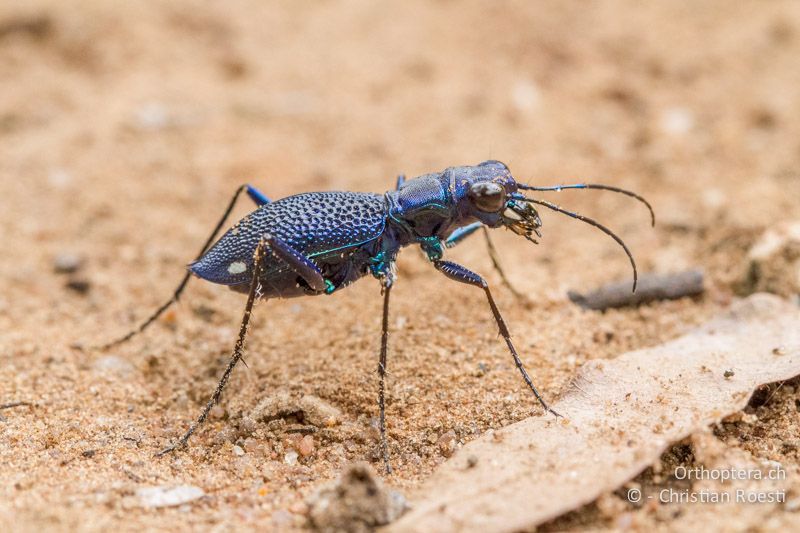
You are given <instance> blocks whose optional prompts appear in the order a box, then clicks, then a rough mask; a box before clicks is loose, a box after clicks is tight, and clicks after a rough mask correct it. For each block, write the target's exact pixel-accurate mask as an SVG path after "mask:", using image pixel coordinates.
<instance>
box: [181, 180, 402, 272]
mask: <svg viewBox="0 0 800 533" xmlns="http://www.w3.org/2000/svg"><path fill="white" fill-rule="evenodd" d="M387 213H388V206H387V203H386V199H385V198H384V196H383V195H378V194H371V193H348V192H313V193H305V194H297V195H295V196H289V197H288V198H283V199H281V200H277V201H275V202H270V203H268V204H265V205H263V206H261V207H260V208H258V210H256V211H255V212H253V213H251V214H249V215H247V217H246V218H244V219H243V220H241V221H240V222H239V223H237V224H236V226H234V227H233V228H231V229H230V230H229V231H228V232H227V233H225V235H223V236H222V238H221V239H220V240H219V241H217V243H216V244H215V245H214V246H212V247H211V249H209V250H208V252H207V253H206V254H205V255H204V256H203V257H202V258H201V259H200V260H199V261H197V262H195V263H193V264H192V265H190V268H191V270H192V272H194V273H195V274H197V275H198V276H200V277H201V278H203V279H206V280H208V281H211V282H214V283H221V284H224V285H238V284H247V283H249V282H250V278H251V277H252V257H253V252H255V249H256V246H257V245H258V240H259V238H260V237H261V236H262V235H264V234H266V233H271V234H273V235H274V236H276V237H278V238H279V239H281V240H282V241H284V242H285V243H286V244H288V245H289V246H291V247H292V248H293V249H294V250H297V251H298V252H300V253H301V254H303V255H305V256H306V257H309V258H312V259H314V258H317V256H324V255H326V253H328V252H332V251H336V252H341V251H343V250H345V249H347V248H349V247H353V246H358V245H362V244H364V243H365V242H367V241H369V240H372V239H375V238H376V237H378V236H379V235H380V234H381V233H382V232H383V229H384V225H385V223H386V215H387ZM323 259H324V257H323ZM318 261H319V259H317V261H315V262H318ZM239 263H245V264H246V265H247V268H245V269H240V268H238V267H234V266H233V265H238V264H239ZM277 270H285V265H283V264H282V263H281V262H280V261H278V260H276V259H275V258H272V257H270V258H267V260H266V264H265V268H264V272H265V275H267V276H269V275H271V274H272V273H273V272H275V271H277Z"/></svg>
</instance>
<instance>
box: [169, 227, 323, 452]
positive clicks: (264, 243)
mask: <svg viewBox="0 0 800 533" xmlns="http://www.w3.org/2000/svg"><path fill="white" fill-rule="evenodd" d="M267 254H271V255H272V256H273V257H276V258H278V259H281V260H282V261H283V262H285V263H286V264H287V265H288V266H289V268H291V269H292V270H294V271H295V272H296V273H297V274H298V275H299V276H300V277H302V278H303V279H304V280H305V281H306V283H308V285H309V286H310V287H312V288H314V289H315V290H325V287H326V283H325V280H324V278H323V277H322V273H321V272H320V271H319V269H318V268H317V267H316V266H315V265H314V264H313V263H312V262H311V261H310V260H309V259H308V258H307V257H305V256H303V255H302V254H300V253H299V252H297V251H296V250H295V249H294V248H291V247H290V246H288V245H287V244H286V243H284V242H283V241H281V240H280V239H278V238H277V237H273V236H272V235H265V236H264V237H262V238H261V240H260V241H259V243H258V246H256V251H255V253H254V254H253V277H252V280H251V281H250V291H249V292H248V294H247V304H245V307H244V315H243V316H242V323H241V325H240V326H239V337H238V338H237V340H236V344H235V345H234V347H233V354H232V355H231V359H230V361H228V366H227V367H226V368H225V372H223V374H222V377H221V378H220V380H219V383H217V388H216V389H214V394H212V395H211V398H210V399H209V400H208V403H206V406H205V408H203V412H202V413H200V416H199V417H198V418H197V420H196V421H195V422H194V423H193V424H192V425H191V426H189V429H188V430H187V431H186V433H184V434H183V436H182V437H181V438H180V439H178V441H177V442H175V443H174V444H171V445H170V446H167V447H166V448H164V449H163V450H161V451H160V452H158V453H157V454H156V456H162V455H165V454H167V453H170V452H172V451H174V450H176V449H177V448H179V447H183V446H185V445H186V443H187V442H188V441H189V438H191V436H192V435H193V434H194V432H195V431H196V430H197V428H198V427H200V426H201V425H202V424H203V422H205V420H206V418H208V413H210V412H211V409H212V408H213V407H214V406H215V405H216V404H217V403H218V402H219V399H220V397H221V396H222V390H223V389H224V388H225V385H226V384H227V383H228V379H229V378H230V375H231V372H233V369H234V367H236V364H237V363H238V362H239V360H240V359H242V356H243V355H244V344H245V340H246V339H247V330H248V328H249V325H250V315H251V314H252V311H253V305H254V303H255V300H256V299H257V298H259V297H260V292H261V274H262V273H263V270H264V258H265V257H266V255H267Z"/></svg>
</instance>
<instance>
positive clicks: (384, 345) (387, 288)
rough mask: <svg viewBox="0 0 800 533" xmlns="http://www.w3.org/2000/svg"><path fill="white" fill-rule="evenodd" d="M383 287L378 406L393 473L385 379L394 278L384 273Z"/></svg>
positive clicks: (385, 458) (386, 459)
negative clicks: (387, 423) (387, 430)
mask: <svg viewBox="0 0 800 533" xmlns="http://www.w3.org/2000/svg"><path fill="white" fill-rule="evenodd" d="M381 282H382V287H383V322H382V323H381V355H380V359H379V361H378V376H379V377H380V380H379V382H378V408H379V409H380V431H381V453H382V454H383V464H384V466H385V467H386V473H387V474H391V473H392V467H391V465H390V464H389V444H388V443H387V441H386V403H385V390H386V389H385V379H386V355H387V351H388V345H389V293H390V292H391V290H392V285H393V280H392V277H391V276H390V275H388V274H387V275H384V276H383V278H382V280H381Z"/></svg>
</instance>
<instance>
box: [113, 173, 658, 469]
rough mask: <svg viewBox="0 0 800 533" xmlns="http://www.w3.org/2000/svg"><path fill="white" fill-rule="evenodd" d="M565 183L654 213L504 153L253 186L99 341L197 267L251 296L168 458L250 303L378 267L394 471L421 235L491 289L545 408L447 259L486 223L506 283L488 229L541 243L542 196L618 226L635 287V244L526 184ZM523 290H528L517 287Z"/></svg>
mask: <svg viewBox="0 0 800 533" xmlns="http://www.w3.org/2000/svg"><path fill="white" fill-rule="evenodd" d="M563 189H603V190H608V191H614V192H617V193H621V194H625V195H628V196H631V197H633V198H635V199H637V200H639V201H640V202H642V203H643V204H644V205H646V206H647V208H648V209H649V210H650V217H651V223H652V224H655V215H654V214H653V209H652V207H651V206H650V204H649V203H648V202H647V201H646V200H645V199H644V198H642V197H641V196H639V195H638V194H635V193H633V192H630V191H627V190H624V189H620V188H617V187H612V186H608V185H598V184H574V185H559V186H553V187H534V186H531V185H525V184H522V183H518V182H517V181H516V180H515V179H514V178H513V177H512V176H511V172H510V171H509V169H508V167H507V166H506V165H505V164H503V163H501V162H499V161H485V162H483V163H481V164H479V165H476V166H463V167H451V168H447V169H445V170H443V171H442V172H439V173H434V174H425V175H423V176H419V177H417V178H414V179H410V180H408V181H406V180H405V178H404V176H402V175H401V176H399V177H398V179H397V186H396V187H395V189H394V190H393V191H390V192H387V193H385V194H372V193H361V192H311V193H303V194H297V195H294V196H289V197H287V198H283V199H281V200H276V201H274V202H273V201H270V199H269V198H267V197H266V196H265V195H264V194H262V193H261V192H260V191H259V190H258V189H256V188H255V187H253V186H251V185H243V186H241V187H239V188H238V189H237V190H236V193H235V194H234V195H233V198H231V200H230V202H229V204H228V207H227V209H226V210H225V212H224V213H223V215H222V218H221V219H220V220H219V222H218V223H217V225H216V227H215V228H214V231H213V232H212V233H211V235H210V236H209V238H208V240H207V241H206V243H205V244H204V245H203V248H202V250H201V251H200V254H199V255H198V257H197V259H196V260H195V261H194V262H193V263H191V264H190V265H189V266H188V271H187V272H186V274H185V275H184V277H183V279H182V280H181V282H180V283H179V284H178V287H177V288H176V289H175V291H174V293H173V295H172V297H171V298H170V299H169V300H168V301H167V302H165V303H164V304H163V305H162V306H161V307H159V308H158V309H157V310H156V311H155V312H154V313H153V314H152V315H151V316H150V317H149V318H148V319H147V320H145V321H144V322H143V323H142V324H141V325H140V326H139V327H138V328H136V329H134V330H133V331H131V332H129V333H128V334H127V335H125V336H123V337H121V338H119V339H117V340H115V341H113V342H110V343H108V344H106V345H104V346H102V347H101V348H102V349H105V348H109V347H111V346H115V345H117V344H120V343H123V342H125V341H127V340H129V339H130V338H131V337H133V336H134V335H136V334H138V333H141V332H142V331H144V330H145V329H146V328H147V327H148V326H149V325H150V324H152V323H153V322H154V321H155V320H156V319H157V318H158V317H159V316H160V315H161V314H162V313H163V312H164V311H165V310H166V309H167V308H169V307H170V306H171V305H172V304H174V303H175V302H177V301H178V299H179V298H180V295H181V293H182V292H183V290H184V289H185V288H186V284H187V282H188V281H189V278H190V277H191V275H192V274H194V275H195V276H197V277H199V278H202V279H205V280H208V281H210V282H212V283H218V284H221V285H227V286H228V287H229V288H231V289H233V290H234V291H238V292H242V293H246V294H247V303H246V305H245V308H244V316H243V317H242V322H241V325H240V327H239V336H238V338H237V340H236V344H235V345H234V348H233V354H232V355H231V358H230V361H229V362H228V365H227V367H226V368H225V371H224V372H223V374H222V377H221V378H220V380H219V383H218V384H217V387H216V389H215V390H214V393H213V394H212V395H211V398H210V399H209V400H208V403H207V404H206V406H205V408H204V409H203V411H202V413H201V414H200V416H199V417H198V418H197V420H196V421H195V422H194V423H193V424H191V426H190V427H189V429H188V430H187V431H186V432H185V433H184V434H183V436H182V437H181V438H180V439H178V440H177V441H176V442H174V443H173V444H172V445H170V446H168V447H167V448H165V449H163V450H162V451H160V452H159V453H158V454H157V455H159V456H161V455H164V454H167V453H169V452H172V451H174V450H175V449H177V448H178V447H182V446H185V445H186V444H187V442H188V440H189V438H190V437H191V436H192V434H193V433H194V432H195V431H196V430H197V428H198V427H199V426H200V425H201V424H202V423H203V422H204V421H205V419H206V417H207V416H208V413H209V412H210V411H211V409H212V407H213V406H214V405H215V404H216V403H217V402H218V401H219V399H220V396H221V394H222V390H223V389H224V387H225V384H226V383H227V382H228V378H229V377H230V375H231V372H232V371H233V369H234V367H235V366H236V364H237V363H238V362H239V360H240V359H241V358H242V354H243V350H244V344H245V338H246V336H247V330H248V324H249V323H250V315H251V312H252V309H253V304H254V302H255V301H256V300H257V299H261V298H266V299H269V298H293V297H297V296H314V295H319V294H333V293H334V292H336V291H338V290H339V289H343V288H344V287H347V286H348V285H350V284H351V283H353V282H354V281H356V280H358V279H359V278H362V277H364V276H366V275H367V274H371V275H372V276H373V277H375V278H376V279H377V280H378V281H380V283H381V288H382V289H381V292H382V294H383V320H382V330H381V347H380V357H379V360H378V376H379V382H378V407H379V410H380V448H381V454H382V456H383V461H384V465H385V467H386V472H387V473H390V472H391V467H390V465H389V451H388V445H387V441H386V413H385V403H384V390H385V389H384V379H385V377H386V356H387V344H388V339H389V295H390V293H391V289H392V287H393V286H394V283H395V280H396V276H397V275H396V268H395V260H396V259H397V253H398V252H399V251H400V248H402V247H404V246H407V245H411V244H417V245H419V246H420V247H421V248H422V250H423V252H424V253H425V255H426V256H427V258H428V259H429V260H430V262H431V264H432V265H433V267H434V268H435V269H436V270H438V271H439V272H441V273H442V274H444V275H445V276H446V277H448V278H450V279H452V280H454V281H457V282H460V283H465V284H467V285H472V286H474V287H477V288H479V289H482V290H483V292H484V293H485V294H486V299H487V300H488V304H489V308H490V309H491V312H492V315H493V316H494V320H495V322H496V323H497V327H498V329H499V330H500V335H501V336H502V337H503V339H504V340H505V342H506V345H507V346H508V350H509V351H510V352H511V356H512V357H513V358H514V363H515V364H516V366H517V368H518V369H519V371H520V373H521V374H522V378H523V379H524V380H525V383H526V384H527V385H528V387H529V388H530V389H531V391H532V392H533V394H534V396H535V397H536V399H537V400H538V401H539V403H540V404H541V405H542V407H543V408H544V410H545V411H548V412H550V413H552V414H553V415H555V416H559V415H558V413H556V412H555V411H553V410H552V409H551V408H550V407H548V405H547V403H546V402H545V400H544V398H542V396H541V394H539V391H538V390H537V389H536V387H535V386H534V384H533V381H532V380H531V378H530V376H529V375H528V372H527V371H526V370H525V367H524V366H523V364H522V361H521V360H520V357H519V355H518V354H517V350H516V348H515V347H514V344H513V343H512V342H511V334H510V333H509V331H508V328H507V327H506V323H505V321H504V320H503V317H502V316H501V315H500V311H499V310H498V308H497V304H496V303H495V301H494V298H493V297H492V293H491V291H490V290H489V284H488V283H487V282H486V280H485V279H484V278H482V277H481V276H480V275H478V274H476V273H474V272H472V271H471V270H468V269H467V268H465V267H463V266H461V265H458V264H456V263H453V262H451V261H445V260H444V259H443V256H444V250H445V248H450V247H453V246H455V245H457V244H458V243H460V242H462V241H463V240H464V239H466V238H467V237H469V236H470V235H472V234H473V233H475V232H476V231H478V230H482V231H483V234H484V236H485V238H486V241H487V245H488V250H489V254H490V256H491V259H492V263H493V264H494V266H495V267H496V268H497V270H498V272H499V274H500V276H501V279H502V280H503V282H504V284H506V285H507V286H509V287H510V284H509V283H508V280H507V279H506V276H505V275H504V274H503V272H502V269H501V268H500V264H499V262H498V261H497V256H496V252H495V248H494V246H493V245H492V244H491V241H490V240H489V232H488V231H487V228H501V227H502V228H506V229H509V230H511V231H513V232H514V233H516V234H517V235H521V236H522V237H524V238H525V239H527V240H529V241H531V242H533V243H535V244H538V242H537V241H536V238H535V237H534V235H536V237H541V233H540V232H539V228H540V227H541V226H542V221H541V219H540V218H539V214H538V212H537V211H536V208H535V207H534V205H539V206H543V207H546V208H548V209H551V210H553V211H557V212H559V213H563V214H565V215H568V216H570V217H572V218H575V219H578V220H581V221H583V222H586V223H588V224H590V225H592V226H594V227H596V228H598V229H600V230H601V231H603V232H604V233H606V234H608V235H609V236H611V237H612V238H613V239H614V240H615V241H616V242H617V243H619V245H620V246H622V248H623V249H624V250H625V253H626V254H627V256H628V259H629V261H630V263H631V266H632V267H633V290H634V291H635V290H636V281H637V272H636V263H635V261H634V259H633V255H631V252H630V250H629V249H628V247H627V246H626V245H625V243H624V242H622V240H621V239H620V238H619V237H617V235H615V234H614V233H613V232H612V231H611V230H609V229H608V228H606V227H605V226H603V225H602V224H599V223H598V222H596V221H594V220H592V219H590V218H588V217H585V216H583V215H580V214H578V213H575V212H572V211H568V210H566V209H563V208H562V207H560V206H558V205H556V204H553V203H550V202H547V201H545V200H539V199H535V198H530V197H528V196H525V195H524V194H523V193H521V192H520V191H560V190H563ZM242 192H246V193H247V194H248V196H249V197H250V198H251V199H252V200H253V201H254V202H255V203H256V204H257V205H258V208H257V209H256V210H255V211H253V212H252V213H250V214H249V215H247V216H246V217H244V218H243V219H242V220H240V221H239V222H237V223H236V225H235V226H233V227H232V228H231V229H229V230H228V231H227V232H226V233H225V235H223V236H222V238H220V239H219V240H218V241H217V242H216V243H214V244H213V245H212V242H213V241H214V238H215V237H216V236H217V234H218V233H219V231H220V229H222V226H223V225H224V224H225V220H226V219H227V218H228V215H229V214H230V213H231V211H232V210H233V208H234V206H235V204H236V201H237V199H238V198H239V196H240V195H241V193H242ZM514 292H515V294H517V295H518V294H519V293H518V292H516V291H514Z"/></svg>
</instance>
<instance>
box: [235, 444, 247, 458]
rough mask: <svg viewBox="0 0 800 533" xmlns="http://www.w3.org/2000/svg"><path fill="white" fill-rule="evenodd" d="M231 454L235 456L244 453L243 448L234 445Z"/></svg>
mask: <svg viewBox="0 0 800 533" xmlns="http://www.w3.org/2000/svg"><path fill="white" fill-rule="evenodd" d="M233 455H235V456H237V457H241V456H243V455H244V450H243V449H242V447H241V446H234V447H233Z"/></svg>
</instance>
